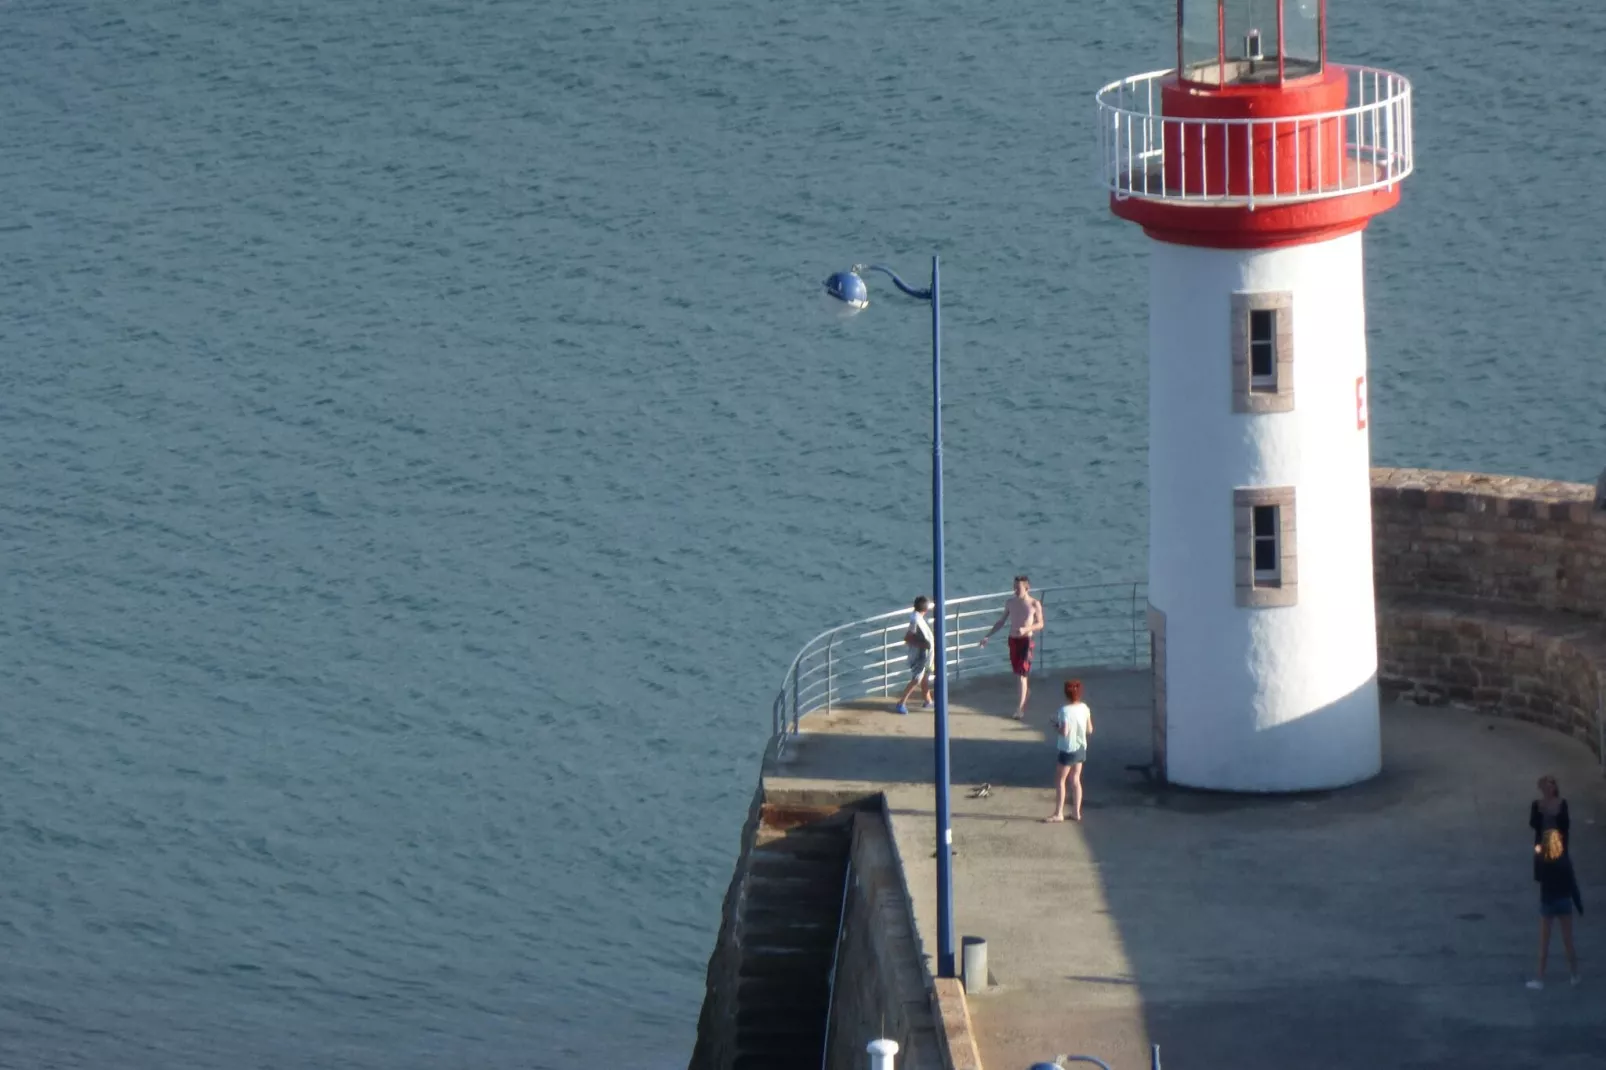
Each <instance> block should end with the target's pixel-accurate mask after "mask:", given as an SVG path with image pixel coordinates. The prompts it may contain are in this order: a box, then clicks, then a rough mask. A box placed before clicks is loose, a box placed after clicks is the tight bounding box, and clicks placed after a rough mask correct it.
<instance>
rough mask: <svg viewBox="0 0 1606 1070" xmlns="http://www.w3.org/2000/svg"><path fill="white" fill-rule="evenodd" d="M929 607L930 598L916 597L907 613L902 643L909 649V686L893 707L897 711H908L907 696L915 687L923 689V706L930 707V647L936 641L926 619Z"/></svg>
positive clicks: (912, 692) (911, 693) (934, 644)
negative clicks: (913, 607) (907, 627)
mask: <svg viewBox="0 0 1606 1070" xmlns="http://www.w3.org/2000/svg"><path fill="white" fill-rule="evenodd" d="M930 608H931V599H929V598H927V597H926V596H925V595H921V596H920V597H919V598H916V599H915V611H914V612H913V613H911V614H909V629H908V630H907V631H905V632H904V633H903V645H904V647H905V649H907V650H908V651H909V686H908V687H905V688H904V689H903V697H902V698H900V699H898V704H897V705H896V706H894V707H893V709H895V710H896V711H897V712H899V713H908V712H909V696H911V695H913V694H914V693H915V689H916V688H921V689H923V690H924V691H925V697H926V706H925V708H926V709H928V710H929V709H931V648H932V647H934V646H936V645H937V643H936V640H935V639H934V638H933V637H932V634H931V624H930V623H929V622H927V620H926V610H928V609H930Z"/></svg>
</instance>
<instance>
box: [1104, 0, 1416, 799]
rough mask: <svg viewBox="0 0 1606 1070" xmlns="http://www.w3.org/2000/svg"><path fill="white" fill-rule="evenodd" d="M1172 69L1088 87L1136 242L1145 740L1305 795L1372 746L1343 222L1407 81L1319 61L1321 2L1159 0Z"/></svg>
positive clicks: (1397, 124) (1235, 778) (1354, 274)
mask: <svg viewBox="0 0 1606 1070" xmlns="http://www.w3.org/2000/svg"><path fill="white" fill-rule="evenodd" d="M1176 57H1177V59H1176V66H1175V67H1174V68H1171V69H1168V70H1163V71H1155V72H1151V73H1148V74H1139V75H1134V76H1132V77H1130V78H1125V79H1122V80H1121V81H1118V82H1113V83H1111V84H1110V85H1108V86H1105V87H1104V88H1103V89H1102V90H1100V92H1099V94H1098V121H1099V131H1100V141H1101V150H1102V152H1101V159H1102V164H1103V179H1104V182H1105V184H1106V186H1107V187H1108V189H1109V194H1110V210H1111V211H1112V212H1114V213H1115V214H1116V215H1117V216H1119V217H1120V218H1122V219H1125V220H1129V221H1131V222H1133V223H1136V224H1138V225H1139V226H1141V227H1142V228H1143V232H1144V234H1146V235H1147V236H1148V237H1149V238H1150V239H1151V240H1152V244H1151V249H1150V256H1149V611H1148V617H1149V630H1150V643H1151V650H1152V653H1153V659H1152V660H1153V673H1154V709H1153V716H1154V760H1155V767H1156V769H1157V771H1158V772H1159V773H1160V775H1161V776H1162V777H1163V778H1164V779H1166V780H1168V781H1170V782H1172V783H1176V784H1181V785H1185V786H1190V787H1197V788H1208V789H1216V790H1225V791H1240V792H1286V791H1308V790H1316V789H1323V788H1334V787H1340V786H1343V785H1346V784H1353V783H1355V782H1357V781H1361V780H1365V779H1366V778H1368V777H1371V776H1373V775H1375V774H1376V773H1377V772H1378V770H1379V769H1380V768H1381V763H1382V754H1381V743H1380V726H1379V716H1378V692H1377V627H1376V617H1375V613H1374V605H1373V585H1372V524H1371V485H1370V474H1369V473H1370V465H1371V457H1370V447H1369V438H1368V436H1369V433H1370V432H1369V424H1370V419H1369V415H1368V410H1367V367H1366V305H1365V295H1364V285H1363V271H1362V236H1363V232H1364V230H1365V229H1366V224H1367V223H1368V222H1369V221H1370V220H1371V219H1372V217H1373V216H1375V215H1377V214H1378V213H1380V212H1384V211H1387V210H1388V209H1390V208H1392V207H1394V205H1395V204H1396V203H1398V201H1399V196H1400V182H1401V180H1402V179H1404V178H1405V177H1406V176H1407V175H1409V174H1410V173H1411V166H1412V153H1411V87H1410V83H1409V82H1407V81H1406V80H1405V79H1404V78H1402V77H1400V76H1399V75H1397V74H1392V73H1390V72H1388V71H1382V70H1376V69H1373V68H1368V67H1356V66H1340V65H1337V64H1333V63H1329V62H1328V60H1327V3H1326V0H1177V5H1176Z"/></svg>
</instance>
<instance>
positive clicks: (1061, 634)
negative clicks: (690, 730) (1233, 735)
mask: <svg viewBox="0 0 1606 1070" xmlns="http://www.w3.org/2000/svg"><path fill="white" fill-rule="evenodd" d="M1013 593H1014V592H1013V591H997V592H994V593H992V594H977V595H970V596H968V597H965V598H950V599H949V600H948V605H947V612H946V613H945V614H944V617H945V620H946V623H947V626H946V628H945V632H946V634H945V636H944V639H945V646H946V648H947V664H948V679H949V681H950V682H952V681H955V680H958V679H961V678H963V676H964V674H965V673H967V672H970V673H977V672H999V671H1002V670H1004V669H1007V668H1008V662H1007V654H1006V653H1005V644H1004V641H1003V638H1002V636H1003V634H1004V633H1003V632H1000V633H999V638H998V639H997V641H996V642H995V643H994V644H992V645H991V646H989V648H988V649H987V650H981V649H980V648H979V646H978V643H979V642H980V640H981V638H982V636H984V635H986V634H987V629H989V628H991V627H992V626H993V623H994V622H995V621H997V620H998V618H999V616H1000V615H1001V614H1002V613H1003V612H1004V603H1005V602H1007V601H1008V600H1009V598H1010V596H1011V595H1012V594H1013ZM1032 594H1033V595H1034V596H1035V597H1036V598H1037V599H1038V600H1039V601H1041V602H1042V603H1043V618H1044V627H1043V630H1042V632H1040V633H1039V634H1038V637H1037V653H1036V656H1035V659H1034V661H1033V667H1032V671H1033V673H1034V674H1035V673H1037V672H1039V671H1041V670H1042V669H1043V668H1045V667H1049V666H1052V667H1056V668H1063V667H1067V666H1078V665H1085V666H1095V665H1099V666H1107V665H1121V666H1145V665H1147V664H1148V663H1149V643H1148V638H1147V634H1148V633H1147V625H1146V623H1145V620H1146V617H1147V611H1148V585H1147V584H1145V583H1141V582H1133V583H1091V584H1075V585H1061V586H1057V587H1038V588H1033V590H1032ZM909 612H910V607H908V606H905V607H903V608H902V609H893V610H888V611H887V612H885V613H878V614H876V615H875V616H873V617H865V618H864V619H863V620H856V621H850V622H848V623H847V624H839V625H837V626H836V627H835V628H830V629H828V630H826V631H823V632H821V633H820V634H819V635H816V636H815V637H814V638H813V639H810V640H809V641H808V642H807V643H805V644H803V649H802V650H800V651H798V654H797V657H795V658H793V659H792V664H791V667H790V668H788V669H787V671H786V679H785V680H783V681H782V683H781V689H780V692H779V694H777V695H776V696H775V704H774V708H773V710H772V725H771V728H772V731H773V732H774V735H775V737H776V738H777V740H778V741H779V742H780V744H781V745H783V746H784V745H785V743H786V739H787V737H788V736H792V735H796V734H797V730H798V721H799V720H800V719H801V718H802V716H803V715H804V714H806V713H810V712H813V711H814V710H821V709H823V710H827V711H829V710H831V709H832V708H834V707H836V706H840V705H842V704H843V703H847V702H852V701H854V700H856V699H862V698H868V697H871V696H886V695H893V694H896V693H898V692H900V691H902V690H903V687H904V685H905V684H907V683H908V682H909V669H908V648H907V647H906V646H904V643H903V635H904V632H905V631H906V630H907V629H908V625H909Z"/></svg>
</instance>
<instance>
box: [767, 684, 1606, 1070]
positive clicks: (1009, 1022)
mask: <svg viewBox="0 0 1606 1070" xmlns="http://www.w3.org/2000/svg"><path fill="white" fill-rule="evenodd" d="M1062 675H1064V674H1063V673H1056V672H1050V673H1047V674H1045V675H1044V676H1043V677H1042V678H1041V679H1039V680H1037V681H1035V682H1034V686H1033V696H1032V703H1031V707H1030V710H1029V718H1028V720H1027V721H1026V722H1025V723H1024V724H1023V723H1020V722H1016V721H1013V720H1011V719H1010V718H1009V716H1008V712H1009V710H1010V709H1011V703H1012V696H1013V692H1012V688H1013V684H1012V681H1011V680H1010V679H1009V678H1008V677H1006V676H997V677H982V678H974V679H969V680H966V681H965V682H964V683H962V684H961V685H959V686H957V687H956V688H955V690H954V695H953V709H952V713H953V717H952V724H953V745H952V755H953V770H954V793H953V798H954V829H955V843H956V846H957V850H958V853H957V856H956V858H955V864H954V872H955V905H956V914H957V921H958V927H959V932H960V934H961V935H962V936H964V935H971V936H981V937H985V938H986V939H987V940H988V944H989V959H990V963H989V964H990V971H991V974H992V979H993V982H994V984H993V986H992V987H991V988H990V989H989V990H988V991H987V992H985V993H981V994H975V995H972V996H970V998H969V999H968V1016H969V1026H970V1028H971V1030H972V1033H973V1036H974V1040H975V1045H976V1049H977V1051H978V1052H979V1055H980V1062H981V1064H982V1065H984V1066H985V1067H986V1068H987V1070H1013V1068H1023V1067H1026V1066H1029V1065H1030V1064H1031V1063H1033V1062H1035V1061H1039V1060H1042V1059H1047V1058H1050V1057H1052V1056H1053V1055H1055V1054H1056V1053H1086V1054H1091V1055H1095V1056H1098V1057H1099V1058H1101V1059H1103V1060H1105V1061H1106V1062H1107V1063H1109V1064H1110V1065H1111V1066H1113V1067H1116V1068H1117V1070H1122V1068H1128V1067H1130V1068H1137V1067H1144V1066H1147V1065H1148V1061H1147V1060H1148V1051H1149V1045H1150V1044H1159V1045H1161V1051H1162V1055H1163V1057H1164V1062H1165V1065H1166V1066H1168V1067H1172V1068H1189V1067H1195V1068H1212V1070H1215V1068H1221V1070H1226V1068H1247V1070H1262V1068H1263V1070H1288V1068H1290V1067H1300V1068H1301V1070H1325V1068H1332V1070H1339V1068H1344V1070H1352V1068H1357V1067H1373V1066H1376V1067H1385V1066H1386V1067H1391V1068H1407V1067H1423V1068H1426V1067H1535V1068H1537V1067H1544V1068H1546V1070H1585V1068H1591V1070H1599V1068H1601V1067H1603V1066H1606V784H1603V781H1602V776H1601V767H1600V765H1599V763H1598V762H1597V761H1596V758H1595V756H1594V755H1593V754H1592V753H1590V751H1589V750H1588V749H1587V748H1586V747H1585V746H1584V745H1583V744H1581V743H1580V742H1578V741H1576V740H1574V739H1571V738H1568V737H1566V736H1563V735H1561V734H1559V733H1556V732H1552V731H1548V730H1546V729H1543V728H1540V727H1538V726H1536V725H1533V724H1528V723H1523V722H1520V721H1515V720H1509V719H1504V718H1495V717H1488V716H1484V715H1480V714H1478V713H1474V712H1471V711H1468V710H1464V709H1457V708H1428V707H1420V706H1416V705H1406V704H1398V703H1396V704H1391V705H1387V706H1385V709H1384V713H1383V738H1384V766H1383V772H1382V774H1381V775H1380V776H1379V777H1377V778H1376V779H1375V780H1373V781H1371V782H1368V783H1366V784H1363V785H1360V786H1358V787H1354V788H1348V789H1344V790H1342V791H1337V792H1330V793H1320V794H1310V795H1300V796H1286V797H1272V798H1254V797H1244V796H1225V795H1214V794H1205V793H1197V792H1188V791H1181V790H1176V789H1167V788H1164V787H1161V786H1157V785H1154V784H1151V783H1149V782H1148V781H1147V780H1146V778H1145V777H1144V776H1142V775H1141V774H1139V773H1136V772H1132V771H1129V770H1128V769H1127V768H1126V767H1127V766H1128V765H1142V764H1144V763H1146V762H1147V761H1148V759H1149V755H1150V714H1149V709H1150V703H1149V694H1148V687H1149V682H1148V674H1147V673H1146V672H1145V673H1130V672H1128V673H1123V672H1100V671H1083V672H1079V673H1078V675H1080V676H1081V677H1082V678H1083V680H1084V681H1085V682H1086V685H1087V695H1088V702H1089V703H1090V705H1091V706H1092V708H1093V711H1094V719H1095V726H1096V731H1095V733H1094V735H1093V738H1092V743H1091V746H1090V750H1089V761H1088V765H1087V767H1086V772H1085V776H1084V779H1085V782H1086V785H1087V790H1088V797H1087V803H1086V805H1085V807H1084V817H1085V820H1084V821H1083V822H1082V823H1080V824H1073V823H1071V822H1069V821H1067V822H1066V823H1065V824H1062V825H1051V824H1043V823H1041V821H1040V819H1041V818H1042V817H1044V816H1045V815H1046V814H1048V813H1049V811H1050V810H1051V808H1052V803H1053V792H1052V789H1051V787H1050V784H1051V775H1052V770H1053V767H1054V757H1053V744H1052V742H1051V739H1050V736H1049V729H1048V722H1049V717H1050V715H1051V712H1052V710H1053V709H1054V708H1055V706H1056V705H1057V704H1058V701H1059V700H1058V692H1059V687H1058V683H1059V680H1060V677H1061V676H1062ZM931 731H932V726H931V718H930V714H929V713H925V714H922V713H920V712H918V711H916V712H912V713H911V714H910V715H909V716H907V717H900V716H897V715H895V714H893V713H892V712H891V711H890V702H885V703H884V702H882V701H881V700H867V701H865V702H862V703H859V704H857V705H854V706H851V707H849V708H846V709H837V710H835V711H834V712H832V713H830V714H827V713H824V712H817V713H813V714H810V715H808V716H807V717H805V718H804V720H803V722H802V733H801V735H800V736H799V737H798V738H797V739H796V740H795V741H794V742H793V743H792V745H791V746H790V747H789V748H788V749H787V751H786V753H785V755H784V756H783V757H782V758H781V759H780V760H773V761H771V762H770V763H768V764H767V766H766V768H765V771H764V783H763V788H762V791H763V792H764V793H765V794H766V795H767V796H769V797H773V798H785V799H788V800H815V801H817V802H819V803H828V802H830V801H831V800H833V799H850V798H856V797H861V798H862V797H863V796H865V795H873V794H876V793H884V795H885V798H886V804H887V809H888V811H889V812H890V815H891V822H890V824H891V830H892V840H893V844H894V846H895V850H896V854H897V857H898V859H899V861H900V863H901V866H902V868H903V873H904V877H905V882H906V885H907V888H908V889H909V892H910V895H911V897H912V907H913V915H914V918H915V922H916V928H917V931H918V936H919V941H918V942H919V944H920V946H921V952H920V953H922V954H924V956H925V957H926V966H927V968H928V969H929V968H930V965H931V956H932V955H933V953H934V950H935V937H934V929H933V922H934V917H935V890H934V889H935V884H934V862H933V849H934V843H935V838H934V819H933V815H932V789H931V784H930V780H931V770H932V747H931ZM1542 773H1554V774H1555V775H1556V776H1557V777H1558V778H1559V779H1560V781H1561V784H1562V788H1563V791H1564V793H1565V794H1566V796H1567V797H1568V799H1569V801H1570V804H1571V811H1572V817H1573V853H1574V857H1575V861H1576V865H1577V869H1578V876H1579V881H1580V884H1581V886H1582V888H1583V894H1584V898H1585V905H1586V907H1592V908H1595V909H1598V910H1599V911H1600V913H1601V915H1602V918H1601V919H1597V918H1596V917H1595V915H1594V914H1590V915H1589V916H1587V917H1585V918H1584V919H1582V920H1581V921H1580V922H1579V923H1578V924H1577V926H1576V930H1575V931H1576V935H1577V941H1578V949H1579V953H1580V956H1581V958H1582V960H1583V969H1584V982H1583V984H1582V985H1581V986H1580V987H1577V988H1573V987H1571V986H1570V985H1569V984H1568V983H1567V970H1566V965H1565V961H1564V959H1563V957H1562V953H1561V946H1560V940H1559V936H1558V937H1557V938H1554V946H1553V947H1552V950H1551V966H1550V971H1549V974H1548V978H1547V979H1548V981H1549V984H1548V986H1547V988H1546V990H1545V991H1542V992H1533V991H1529V990H1528V989H1526V988H1525V987H1524V982H1525V981H1526V980H1527V979H1529V978H1530V977H1531V976H1532V974H1533V969H1534V958H1535V952H1536V945H1537V934H1538V910H1537V900H1538V893H1537V891H1536V888H1535V885H1534V883H1533V881H1532V877H1531V869H1530V858H1531V854H1530V852H1531V850H1532V834H1531V833H1530V831H1529V830H1528V827H1527V813H1528V802H1529V800H1530V799H1531V798H1532V797H1533V794H1534V782H1535V780H1536V778H1537V777H1538V776H1539V775H1540V774H1542ZM983 782H986V783H990V784H991V786H992V791H991V794H990V796H989V797H987V798H985V799H971V798H968V795H969V790H968V789H970V788H972V787H974V786H976V785H979V784H981V783H983ZM945 1006H946V1004H945ZM947 1013H948V1012H947V1011H946V1010H945V1011H943V1012H940V1014H947ZM949 1024H950V1026H952V1025H953V1023H952V1022H950V1023H949ZM866 1039H869V1038H866ZM860 1050H862V1047H861V1048H860Z"/></svg>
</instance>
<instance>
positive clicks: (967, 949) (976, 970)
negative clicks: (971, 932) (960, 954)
mask: <svg viewBox="0 0 1606 1070" xmlns="http://www.w3.org/2000/svg"><path fill="white" fill-rule="evenodd" d="M963 945H964V979H965V991H966V992H985V991H987V941H986V940H983V939H982V938H981V937H979V936H967V937H965V938H964V940H963Z"/></svg>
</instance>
